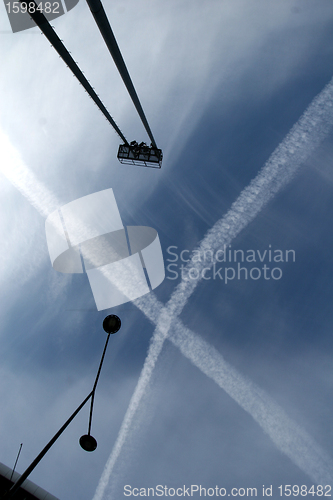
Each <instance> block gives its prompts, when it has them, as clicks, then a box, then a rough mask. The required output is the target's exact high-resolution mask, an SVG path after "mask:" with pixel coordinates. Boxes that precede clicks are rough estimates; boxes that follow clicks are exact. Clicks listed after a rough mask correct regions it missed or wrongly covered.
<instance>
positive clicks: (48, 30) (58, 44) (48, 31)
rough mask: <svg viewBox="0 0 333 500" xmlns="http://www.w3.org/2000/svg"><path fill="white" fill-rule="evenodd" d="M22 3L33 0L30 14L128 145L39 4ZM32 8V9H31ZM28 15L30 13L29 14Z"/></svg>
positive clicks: (23, 0) (25, 0)
mask: <svg viewBox="0 0 333 500" xmlns="http://www.w3.org/2000/svg"><path fill="white" fill-rule="evenodd" d="M19 1H20V2H21V3H22V4H26V5H28V4H29V5H30V3H31V2H33V3H34V4H35V10H34V12H29V15H30V16H31V17H32V19H33V20H34V21H35V23H36V24H37V26H38V27H39V29H40V30H41V31H42V32H43V33H44V35H45V36H46V38H47V39H48V40H49V42H50V43H51V45H53V47H54V48H55V50H56V51H57V52H58V54H59V56H60V57H61V59H62V60H63V61H64V62H65V63H66V64H67V66H68V67H69V68H70V70H71V71H72V73H73V74H74V75H75V76H76V78H77V79H78V80H79V82H80V83H81V85H82V86H83V88H84V89H85V90H86V91H87V92H88V94H89V95H90V97H91V98H92V99H93V101H94V102H95V104H96V105H97V106H98V107H99V109H100V110H101V111H102V113H103V115H104V116H105V117H106V119H107V120H108V122H109V123H110V124H111V125H112V127H113V128H114V130H115V131H116V132H117V134H118V135H119V137H121V139H122V140H123V141H124V143H125V144H127V145H128V141H127V139H126V138H125V136H124V135H123V133H122V132H121V130H120V129H119V127H118V126H117V124H116V122H115V121H114V120H113V118H112V116H111V115H110V113H109V112H108V110H107V109H106V107H105V106H104V104H103V103H102V101H101V100H100V98H99V97H98V95H97V94H96V92H95V91H94V89H93V88H92V86H91V85H90V83H89V82H88V80H87V79H86V77H85V76H84V74H83V73H82V71H81V70H80V68H79V67H78V65H77V64H76V62H75V61H74V59H73V58H72V56H71V55H70V53H69V52H68V50H67V49H66V47H65V45H64V44H63V43H62V41H61V40H60V38H59V37H58V35H57V34H56V32H55V31H54V29H53V28H52V26H51V25H50V23H49V22H48V20H47V19H46V17H45V16H44V14H43V13H42V12H40V11H38V10H37V4H36V3H35V2H34V0H19ZM30 10H32V9H30ZM27 15H28V14H27Z"/></svg>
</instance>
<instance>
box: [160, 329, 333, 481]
mask: <svg viewBox="0 0 333 500" xmlns="http://www.w3.org/2000/svg"><path fill="white" fill-rule="evenodd" d="M173 329H174V331H173V333H172V334H171V335H170V337H169V340H170V341H171V342H172V343H173V344H174V345H175V346H177V347H178V348H179V350H180V352H181V353H182V354H183V355H184V356H185V357H186V358H188V359H189V360H190V361H191V362H192V363H193V364H194V365H195V366H196V367H197V368H199V369H200V370H201V371H202V372H203V373H204V374H205V375H207V376H208V377H209V378H211V379H212V380H214V382H216V383H217V384H218V385H219V387H221V389H223V390H224V391H226V393H227V394H229V396H231V397H232V399H234V401H236V402H237V403H238V404H239V405H240V406H241V407H242V408H243V409H244V410H245V411H247V412H248V413H249V414H250V415H251V416H252V417H253V418H254V420H255V421H256V422H257V423H258V424H259V425H260V427H261V428H262V429H263V430H264V432H266V433H267V434H268V435H269V437H270V438H271V440H272V441H273V443H274V444H275V445H276V447H277V448H278V449H279V450H280V451H281V452H283V453H285V454H286V455H287V456H288V457H289V458H290V459H291V460H292V461H293V462H294V464H296V465H297V466H298V467H299V468H300V469H301V470H302V471H303V472H305V473H306V474H307V475H308V476H309V477H310V478H311V479H312V481H314V482H315V483H317V484H321V485H326V484H331V483H332V480H333V460H332V459H331V457H330V456H329V455H328V454H327V453H326V452H325V451H324V450H322V449H321V448H320V446H318V445H317V443H316V442H315V441H314V440H313V439H312V437H311V436H310V435H309V434H308V433H307V432H305V431H304V430H303V429H302V428H301V427H300V426H299V425H298V424H296V423H295V422H293V421H292V420H291V419H290V418H289V417H288V416H287V415H286V413H285V412H284V411H283V410H282V408H280V406H279V405H278V404H277V403H276V402H275V401H274V400H273V399H272V398H271V397H270V396H269V395H268V394H267V393H266V392H265V391H263V390H262V389H260V387H258V386H257V385H256V384H254V383H253V382H252V381H250V380H249V379H247V378H246V377H244V376H243V375H241V374H240V373H239V372H238V371H237V370H235V368H233V367H232V366H231V365H230V364H229V363H227V361H225V360H224V358H223V356H222V355H221V354H220V353H219V352H218V351H217V350H216V349H215V347H213V346H211V345H210V344H209V343H208V342H206V341H205V340H203V339H202V338H201V337H200V336H199V335H197V334H195V333H193V332H191V331H190V330H188V329H187V328H185V327H184V326H182V325H181V324H180V323H179V322H178V323H176V324H175V325H174V328H173Z"/></svg>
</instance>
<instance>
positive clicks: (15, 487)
mask: <svg viewBox="0 0 333 500" xmlns="http://www.w3.org/2000/svg"><path fill="white" fill-rule="evenodd" d="M92 394H93V391H91V393H90V394H89V395H88V396H87V397H86V398H85V400H84V401H82V403H81V404H80V406H78V408H77V409H76V410H75V411H74V413H72V415H71V416H70V417H69V419H68V420H66V422H65V423H64V425H63V426H62V427H61V429H59V431H58V432H57V433H56V434H55V435H54V436H53V438H52V439H51V440H50V441H49V442H48V443H47V445H46V446H45V447H44V448H43V449H42V451H41V452H40V454H39V455H38V456H37V457H36V458H35V460H34V461H33V462H32V463H31V464H30V465H29V467H28V468H27V469H26V470H25V471H24V472H23V474H22V475H21V477H20V478H19V479H18V480H17V481H16V483H15V484H13V486H12V487H11V488H10V489H9V490H8V491H7V493H5V495H4V496H3V497H2V498H3V499H7V498H12V497H13V496H14V495H15V493H16V492H17V490H18V489H19V487H20V486H21V484H22V483H23V482H24V481H25V480H26V479H27V477H28V476H29V474H30V473H31V472H32V471H33V470H34V468H35V467H36V465H38V463H39V462H40V461H41V459H42V458H43V457H44V455H45V454H46V453H47V452H48V451H49V449H50V448H51V446H52V445H53V444H54V443H55V442H56V440H57V439H58V437H59V436H60V435H61V434H62V433H63V432H64V430H65V429H66V427H68V425H69V424H70V423H71V421H72V420H73V418H74V417H75V416H76V415H77V414H78V413H79V411H80V410H81V409H82V408H83V406H84V405H85V404H86V402H87V401H88V399H90V398H91V396H92Z"/></svg>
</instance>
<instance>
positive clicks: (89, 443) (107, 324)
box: [2, 314, 121, 500]
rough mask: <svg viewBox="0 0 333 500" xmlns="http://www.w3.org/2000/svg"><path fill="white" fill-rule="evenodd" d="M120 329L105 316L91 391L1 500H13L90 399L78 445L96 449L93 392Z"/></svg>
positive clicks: (114, 320)
mask: <svg viewBox="0 0 333 500" xmlns="http://www.w3.org/2000/svg"><path fill="white" fill-rule="evenodd" d="M120 327H121V321H120V318H119V317H118V316H116V315H115V314H111V315H109V316H107V317H106V318H105V319H104V321H103V329H104V330H105V331H106V332H107V334H108V336H107V339H106V342H105V346H104V351H103V354H102V357H101V361H100V364H99V368H98V372H97V375H96V379H95V383H94V386H93V389H92V391H91V392H90V393H89V394H88V396H87V397H86V398H85V399H84V400H83V401H82V403H81V404H80V406H78V407H77V408H76V410H75V411H74V412H73V413H72V415H71V416H70V417H69V418H68V420H66V422H65V423H64V425H63V426H62V427H61V428H60V429H59V430H58V432H57V433H56V434H55V435H54V436H53V438H52V439H51V440H50V441H49V442H48V443H47V445H46V446H45V447H44V448H43V449H42V451H41V452H40V453H39V455H37V457H36V458H35V460H34V461H33V462H31V464H30V465H29V467H28V468H27V469H26V470H25V471H24V472H23V474H22V475H21V476H20V478H19V479H18V480H17V481H16V483H14V484H13V485H12V486H11V488H10V489H9V490H8V491H7V492H6V493H5V494H4V495H3V496H2V499H3V500H5V499H9V498H13V496H14V495H15V494H16V492H17V491H18V489H19V488H20V486H21V485H22V483H23V482H24V481H25V480H26V479H27V477H28V476H29V475H30V473H31V472H32V471H33V470H34V468H35V467H36V466H37V465H38V463H39V462H40V461H41V459H42V458H43V457H44V455H45V454H46V453H47V452H48V450H49V449H50V448H51V446H52V445H53V444H54V443H55V442H56V440H57V439H58V437H59V436H60V435H61V434H62V433H63V432H64V430H65V429H66V428H67V427H68V425H69V424H70V423H71V421H72V420H73V419H74V418H75V417H76V415H77V414H78V413H79V411H80V410H81V409H82V408H83V407H84V405H85V404H86V403H87V401H89V399H90V398H91V404H90V415H89V425H88V434H85V435H83V436H81V437H80V439H79V443H80V446H81V448H83V449H84V450H85V451H94V450H96V448H97V441H96V439H95V438H94V437H93V436H91V434H90V430H91V421H92V413H93V406H94V398H95V392H96V387H97V382H98V379H99V376H100V373H101V369H102V364H103V361H104V356H105V352H106V348H107V346H108V342H109V338H110V335H111V334H114V333H116V332H117V331H118V330H119V329H120Z"/></svg>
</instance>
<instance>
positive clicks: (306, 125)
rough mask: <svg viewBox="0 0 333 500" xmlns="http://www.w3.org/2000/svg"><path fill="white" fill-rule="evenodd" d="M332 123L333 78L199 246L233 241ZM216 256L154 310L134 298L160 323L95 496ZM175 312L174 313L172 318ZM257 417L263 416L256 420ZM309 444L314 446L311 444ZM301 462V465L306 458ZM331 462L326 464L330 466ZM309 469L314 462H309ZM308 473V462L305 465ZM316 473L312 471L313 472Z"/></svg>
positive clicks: (198, 264) (193, 263)
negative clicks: (170, 337) (184, 312)
mask: <svg viewBox="0 0 333 500" xmlns="http://www.w3.org/2000/svg"><path fill="white" fill-rule="evenodd" d="M332 126H333V79H332V80H331V81H330V82H329V83H328V84H327V85H326V86H325V87H324V89H323V90H322V91H321V92H320V93H319V94H318V95H317V96H316V97H315V98H314V99H313V101H312V102H311V104H310V105H309V106H308V108H307V109H306V110H305V112H304V113H303V114H302V116H301V117H300V119H299V120H298V121H297V122H296V123H295V125H294V126H293V127H292V129H291V130H290V131H289V133H288V134H287V136H286V137H285V138H284V139H283V141H282V142H281V143H280V144H279V146H278V147H277V148H276V149H275V151H274V152H273V153H272V155H271V156H270V157H269V159H268V161H267V162H266V163H265V165H264V166H263V168H262V169H261V170H260V172H259V173H258V175H257V176H256V177H255V178H254V179H253V180H252V181H251V182H250V184H249V185H248V186H247V187H246V188H245V189H244V190H243V191H242V192H241V193H240V195H239V197H238V198H237V200H236V201H235V202H234V203H233V204H232V206H231V208H230V209H229V211H228V212H227V214H226V215H225V216H224V217H222V218H221V219H220V220H219V221H217V222H216V223H215V225H214V226H213V227H212V228H211V229H210V230H209V231H208V233H207V234H206V236H205V237H204V239H203V240H202V241H201V243H200V245H199V246H198V248H197V250H198V251H199V252H202V253H203V252H205V251H206V252H207V251H208V250H211V251H213V255H215V251H217V250H218V249H219V248H221V246H223V245H224V244H225V245H229V244H230V243H231V241H232V240H233V239H234V238H235V237H236V236H237V235H238V234H239V233H240V232H241V231H242V229H244V228H245V227H246V226H247V225H248V224H249V223H250V222H251V221H252V220H253V219H254V218H255V217H256V216H257V215H258V214H259V213H260V211H261V210H262V208H263V207H264V206H265V205H266V204H267V203H268V202H269V201H270V200H271V199H272V198H273V197H274V196H275V195H276V194H277V193H278V192H279V191H280V190H281V189H282V188H283V187H284V186H285V185H286V184H287V183H288V182H290V181H291V179H292V178H293V177H294V175H295V174H296V172H297V170H298V168H299V167H300V165H301V164H302V163H304V161H305V160H306V159H307V158H308V157H309V156H310V154H311V153H312V152H313V151H314V150H315V149H316V147H317V146H318V145H319V144H320V143H321V142H322V141H323V140H324V139H325V137H327V135H328V133H329V132H330V130H331V128H332ZM213 264H214V260H213V261H212V262H211V263H209V264H207V263H206V262H196V261H195V260H193V259H192V260H190V262H189V263H188V264H187V266H186V268H187V269H190V268H191V269H196V270H197V275H198V279H196V280H193V279H192V280H191V279H187V280H185V279H183V280H182V281H181V282H180V283H179V285H178V286H177V287H176V289H175V291H174V292H173V293H172V295H171V298H170V300H169V301H168V303H167V304H166V306H165V307H161V306H160V307H159V309H158V310H156V309H155V307H157V306H154V311H152V310H151V306H152V302H153V301H152V298H151V295H150V297H148V298H147V299H146V300H147V307H145V306H144V300H143V299H139V300H137V301H135V304H136V305H137V306H138V307H139V308H140V309H141V310H143V311H144V310H146V311H144V312H145V314H147V316H148V317H153V318H154V319H153V320H152V321H153V322H154V323H155V324H156V328H155V331H154V334H153V337H152V340H151V343H150V346H149V350H148V354H147V357H146V360H145V363H144V366H143V369H142V371H141V374H140V377H139V381H138V384H137V386H136V388H135V390H134V393H133V396H132V398H131V401H130V404H129V407H128V409H127V411H126V414H125V417H124V420H123V423H122V425H121V428H120V431H119V434H118V437H117V440H116V443H115V445H114V448H113V450H112V452H111V455H110V457H109V459H108V461H107V463H106V465H105V468H104V471H103V473H102V476H101V479H100V481H99V484H98V486H97V489H96V492H95V495H94V497H93V500H101V499H102V497H103V495H104V492H105V490H106V488H107V485H108V482H109V479H110V476H111V474H112V470H113V468H114V466H115V463H116V461H117V459H118V457H119V455H120V452H121V449H122V447H123V445H124V443H125V441H126V439H127V436H128V434H129V432H130V429H131V424H132V420H133V417H134V414H135V412H136V410H137V408H138V406H139V404H140V401H141V399H142V396H143V395H144V393H145V389H146V387H147V385H148V383H149V381H150V378H151V375H152V372H153V370H154V367H155V365H156V362H157V359H158V357H159V355H160V353H161V350H162V347H163V344H164V341H165V339H166V338H167V337H168V334H169V328H170V324H171V322H172V324H175V320H176V318H177V317H178V316H179V315H180V313H181V312H182V310H183V308H184V306H185V305H186V303H187V301H188V300H189V298H190V296H191V294H192V293H193V291H194V290H195V288H196V286H197V284H198V283H199V281H200V280H201V277H202V275H201V273H202V271H203V269H204V268H207V267H211V266H213ZM171 318H172V319H171ZM258 423H259V422H258ZM307 449H311V446H310V447H307ZM295 463H296V462H295ZM297 465H299V466H300V467H301V466H302V461H300V460H299V461H298V463H297ZM329 467H330V466H328V468H329ZM310 469H311V467H310ZM304 471H305V472H307V473H309V467H307V469H306V470H305V469H304ZM311 474H312V475H314V474H315V472H314V471H312V472H311Z"/></svg>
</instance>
